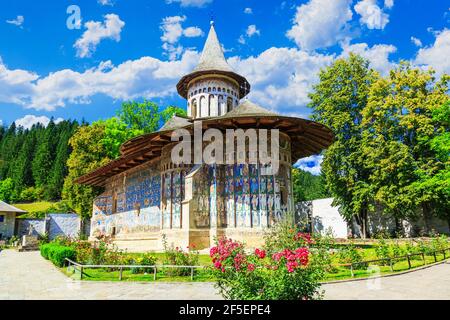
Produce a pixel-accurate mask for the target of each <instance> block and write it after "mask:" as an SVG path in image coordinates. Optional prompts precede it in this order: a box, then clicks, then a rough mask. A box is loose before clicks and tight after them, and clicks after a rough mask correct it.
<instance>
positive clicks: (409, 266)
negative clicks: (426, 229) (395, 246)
mask: <svg viewBox="0 0 450 320" xmlns="http://www.w3.org/2000/svg"><path fill="white" fill-rule="evenodd" d="M446 251H449V252H450V248H446V249H439V250H435V251H431V252H429V254H425V253H424V252H420V253H411V254H406V255H404V256H397V257H391V258H382V259H375V260H365V261H358V262H352V263H343V264H333V265H332V266H336V267H350V274H351V276H352V278H353V277H354V276H355V274H354V268H355V266H358V265H365V264H369V263H372V264H375V263H376V262H381V261H387V262H388V263H389V266H390V269H391V272H394V264H395V262H394V261H398V260H404V259H406V260H407V261H408V270H409V269H411V268H412V265H411V257H415V256H421V257H422V261H423V265H426V264H427V261H426V259H425V256H426V255H427V256H431V255H432V256H433V257H434V262H438V259H437V254H438V253H442V254H443V255H444V259H443V260H445V259H447V256H446ZM393 262H394V263H393Z"/></svg>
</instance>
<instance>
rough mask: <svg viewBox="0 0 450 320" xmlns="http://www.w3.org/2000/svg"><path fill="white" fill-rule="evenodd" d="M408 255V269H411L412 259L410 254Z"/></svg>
mask: <svg viewBox="0 0 450 320" xmlns="http://www.w3.org/2000/svg"><path fill="white" fill-rule="evenodd" d="M406 257H407V258H408V269H411V260H410V257H409V254H408V255H406Z"/></svg>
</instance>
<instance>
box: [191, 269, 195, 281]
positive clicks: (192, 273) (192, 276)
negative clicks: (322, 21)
mask: <svg viewBox="0 0 450 320" xmlns="http://www.w3.org/2000/svg"><path fill="white" fill-rule="evenodd" d="M191 281H194V267H191Z"/></svg>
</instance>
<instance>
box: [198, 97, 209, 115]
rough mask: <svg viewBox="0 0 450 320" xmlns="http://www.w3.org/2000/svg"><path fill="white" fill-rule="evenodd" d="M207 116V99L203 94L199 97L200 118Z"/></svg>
mask: <svg viewBox="0 0 450 320" xmlns="http://www.w3.org/2000/svg"><path fill="white" fill-rule="evenodd" d="M207 116H208V101H207V100H206V97H205V96H202V97H201V98H200V118H203V117H207Z"/></svg>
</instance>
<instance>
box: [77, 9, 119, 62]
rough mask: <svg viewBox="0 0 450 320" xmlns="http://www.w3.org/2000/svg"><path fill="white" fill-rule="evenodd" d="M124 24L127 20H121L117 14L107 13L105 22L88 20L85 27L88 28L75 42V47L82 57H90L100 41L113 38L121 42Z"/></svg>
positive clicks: (78, 54)
mask: <svg viewBox="0 0 450 320" xmlns="http://www.w3.org/2000/svg"><path fill="white" fill-rule="evenodd" d="M124 26H125V22H123V21H122V20H120V18H119V16H118V15H116V14H107V15H106V16H105V21H103V22H99V21H88V22H86V23H85V24H84V27H85V28H86V29H87V30H86V31H85V32H84V33H83V35H82V36H81V38H80V39H78V40H77V41H76V42H75V44H74V48H76V49H77V56H78V57H80V58H85V57H90V56H91V55H92V54H93V53H94V52H95V50H96V49H97V45H98V44H99V43H100V41H102V40H104V39H112V40H114V41H116V42H119V41H120V33H121V32H122V28H123V27H124Z"/></svg>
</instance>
